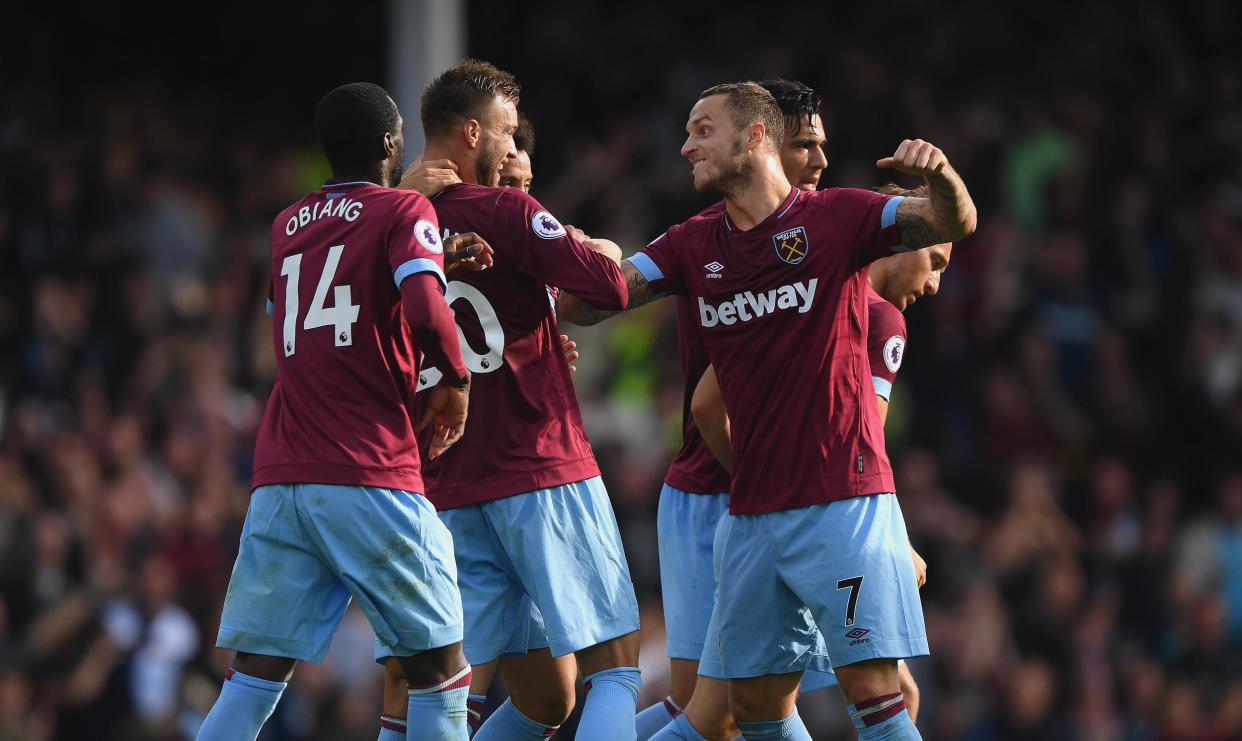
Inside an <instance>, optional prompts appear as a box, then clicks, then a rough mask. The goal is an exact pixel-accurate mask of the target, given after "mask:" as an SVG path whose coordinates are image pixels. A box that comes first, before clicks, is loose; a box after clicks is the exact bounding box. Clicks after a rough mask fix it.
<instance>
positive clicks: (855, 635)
mask: <svg viewBox="0 0 1242 741" xmlns="http://www.w3.org/2000/svg"><path fill="white" fill-rule="evenodd" d="M870 632H871V631H869V630H867V629H866V628H855V629H853V630H851V631H850V632H849V633H846V634H845V637H846V638H849V639H851V640H850V645H851V646H861V645H862V644H864V643H871V639H870V638H868V637H867V634H868V633H870Z"/></svg>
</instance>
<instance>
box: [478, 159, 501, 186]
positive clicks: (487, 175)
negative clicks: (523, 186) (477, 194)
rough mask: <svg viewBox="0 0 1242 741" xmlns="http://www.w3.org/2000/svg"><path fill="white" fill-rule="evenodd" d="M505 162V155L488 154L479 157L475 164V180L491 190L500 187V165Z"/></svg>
mask: <svg viewBox="0 0 1242 741" xmlns="http://www.w3.org/2000/svg"><path fill="white" fill-rule="evenodd" d="M503 161H504V154H498V153H493V152H487V153H486V154H481V155H479V159H478V161H477V162H475V163H474V177H475V180H477V181H478V182H479V184H480V185H486V186H487V187H489V188H495V187H496V186H498V185H500V165H501V163H502V162H503Z"/></svg>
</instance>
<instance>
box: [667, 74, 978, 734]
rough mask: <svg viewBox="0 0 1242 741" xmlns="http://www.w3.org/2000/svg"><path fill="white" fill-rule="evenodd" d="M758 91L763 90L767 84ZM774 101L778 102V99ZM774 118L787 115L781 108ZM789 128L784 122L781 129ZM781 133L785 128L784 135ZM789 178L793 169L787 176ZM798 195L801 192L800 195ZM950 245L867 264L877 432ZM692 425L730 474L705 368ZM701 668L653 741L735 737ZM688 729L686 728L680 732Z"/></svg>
mask: <svg viewBox="0 0 1242 741" xmlns="http://www.w3.org/2000/svg"><path fill="white" fill-rule="evenodd" d="M764 86H765V87H767V88H768V90H769V91H771V89H772V88H771V87H770V86H769V85H768V83H767V82H765V83H764ZM777 101H778V102H781V98H780V97H779V96H778V97H777ZM782 111H785V112H786V113H788V110H787V109H786V108H785V106H784V104H783V103H782ZM788 123H789V119H788V115H787V116H786V124H788ZM786 130H787V131H788V129H786ZM788 145H789V141H788V140H786V146H785V147H784V150H783V151H784V154H783V155H782V158H781V159H782V162H783V164H784V165H785V172H786V174H789V173H790V172H791V169H790V157H789V156H788V150H789V146H788ZM794 171H795V172H796V170H794ZM804 189H805V188H804ZM876 191H877V192H879V193H885V194H888V195H902V196H917V197H926V195H927V189H926V188H925V187H922V186H920V187H919V188H916V189H913V190H907V189H903V188H900V187H898V186H896V185H892V184H889V185H885V186H883V187H880V188H877V189H876ZM952 248H953V245H952V244H938V245H932V246H931V247H926V248H924V249H921V250H914V251H910V252H903V253H900V254H897V255H892V256H889V257H883V258H880V259H879V260H876V261H875V262H874V263H872V264H871V268H870V270H869V271H868V275H867V280H868V286H867V315H868V323H867V324H868V327H867V350H868V355H869V363H870V367H871V381H872V385H873V387H874V389H875V399H876V404H877V409H878V411H879V414H880V423H881V425H882V424H884V422H885V421H886V420H887V418H888V402H889V396H890V394H891V392H892V387H893V381H895V380H896V377H897V371H898V369H899V368H900V367H901V361H902V358H903V357H904V354H905V347H906V320H905V317H903V316H902V314H901V312H902V310H903V309H904V308H905V307H906V306H909V305H910V304H911V303H913V302H914V301H915V300H916V299H917V298H918V297H920V296H924V295H927V294H931V295H935V293H936V292H937V291H938V290H939V288H940V276H941V275H942V274H943V273H944V271H945V270H946V269H947V268H948V266H949V259H950V256H951V253H952ZM691 409H692V412H693V414H694V423H695V426H696V427H697V428H698V430H699V432H700V434H701V435H702V437H703V440H704V442H705V443H706V444H707V446H708V447H709V448H710V449H711V451H712V453H713V454H714V455H715V456H716V458H717V459H719V460H720V461H721V463H722V464H723V465H724V466H725V467H726V468H728V469H729V470H732V466H733V453H732V449H731V448H730V441H729V421H728V416H727V414H726V410H725V405H724V399H723V397H722V396H721V394H720V386H719V384H718V383H717V382H716V375H715V371H714V370H713V369H712V368H710V367H709V368H708V369H707V371H706V372H705V373H704V374H703V379H702V380H701V381H700V382H699V386H698V389H697V390H696V391H695V393H694V399H693V401H692V403H691ZM910 553H911V556H912V558H913V559H914V571H915V578H916V580H917V582H918V585H919V586H920V587H922V586H923V583H924V582H925V581H926V579H927V564H926V562H925V561H923V558H922V557H921V556H920V555H919V554H918V552H917V551H915V550H914V548H913V546H911V548H910ZM714 639H715V636H711V635H709V636H708V637H707V642H708V644H709V646H710V645H711V644H712V643H713V642H714ZM703 656H704V659H703V665H702V667H701V668H700V673H701V674H703V677H701V678H700V680H699V683H698V684H697V685H696V687H695V689H694V697H693V699H691V701H690V703H689V705H687V706H685V707H686V711H685V718H684V719H679V720H677V721H675V722H674V723H673V724H672V725H671V726H670V727H669V731H668V733H667V734H666V735H657V736H656V737H655V738H664V739H669V738H690V739H696V738H699V737H700V736H699V735H696V734H701V737H706V738H712V739H715V738H732V737H733V736H734V735H736V726H735V724H734V723H733V719H732V717H730V716H729V714H728V712H727V711H728V687H727V685H725V684H724V683H723V682H721V681H720V679H719V676H718V672H719V665H720V662H719V659H718V654H717V653H714V652H713V651H712V650H711V649H710V648H709V650H708V651H706V652H704V654H703ZM897 670H898V675H899V678H900V683H901V684H900V686H901V692H902V695H903V697H904V698H905V703H906V707H907V710H908V712H909V714H910V718H911V720H916V719H917V715H918V705H919V690H918V684H917V683H916V682H915V681H914V677H913V676H912V675H911V674H910V670H909V668H908V667H907V666H906V663H905V661H899V662H898V664H897ZM834 684H836V678H835V676H834V675H833V674H831V673H828V672H825V671H823V667H821V666H815V668H814V669H812V670H808V671H807V672H805V673H804V674H803V676H802V684H801V691H802V692H809V691H812V690H815V689H818V688H820V687H826V686H831V685H834ZM687 724H688V725H687Z"/></svg>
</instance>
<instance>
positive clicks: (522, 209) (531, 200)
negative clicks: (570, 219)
mask: <svg viewBox="0 0 1242 741" xmlns="http://www.w3.org/2000/svg"><path fill="white" fill-rule="evenodd" d="M494 190H497V191H499V195H498V198H497V201H496V210H497V211H498V212H511V213H512V214H514V216H513V218H515V219H516V221H517V223H525V224H526V226H527V227H528V228H529V229H530V231H531V233H533V234H534V235H535V236H536V237H539V238H540V239H559V238H561V237H564V236H565V235H566V233H567V232H566V230H565V226H564V225H563V224H561V222H560V220H558V219H557V218H556V217H555V216H553V215H552V212H551V211H549V210H548V209H547V208H546V207H545V206H544V205H543V204H542V203H540V202H539V199H537V198H535V197H534V196H532V195H531V194H530V193H527V192H526V191H524V190H522V189H521V188H495V189H494Z"/></svg>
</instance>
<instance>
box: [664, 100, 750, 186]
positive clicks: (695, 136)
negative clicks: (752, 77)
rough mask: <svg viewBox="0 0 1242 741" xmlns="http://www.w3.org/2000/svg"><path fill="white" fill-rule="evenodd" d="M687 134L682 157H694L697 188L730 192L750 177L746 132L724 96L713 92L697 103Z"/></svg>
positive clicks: (687, 126) (693, 167) (693, 163)
mask: <svg viewBox="0 0 1242 741" xmlns="http://www.w3.org/2000/svg"><path fill="white" fill-rule="evenodd" d="M686 134H687V136H686V143H685V144H683V145H682V146H681V156H682V157H685V158H686V159H688V160H690V167H691V170H692V172H693V173H694V189H695V190H697V191H699V192H700V193H709V192H716V193H729V192H732V191H734V190H736V189H737V188H738V187H739V186H740V185H744V184H745V183H746V182H747V181H749V180H750V173H751V170H752V166H751V163H750V157H749V153H748V152H747V147H746V143H747V142H746V132H745V131H743V130H739V129H738V128H737V125H736V124H734V123H733V111H731V110H730V108H729V100H728V98H726V97H725V96H724V95H712V96H710V97H707V98H703V99H702V100H700V101H699V102H697V103H695V104H694V107H693V108H691V109H690V118H689V120H688V121H687V122H686Z"/></svg>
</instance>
